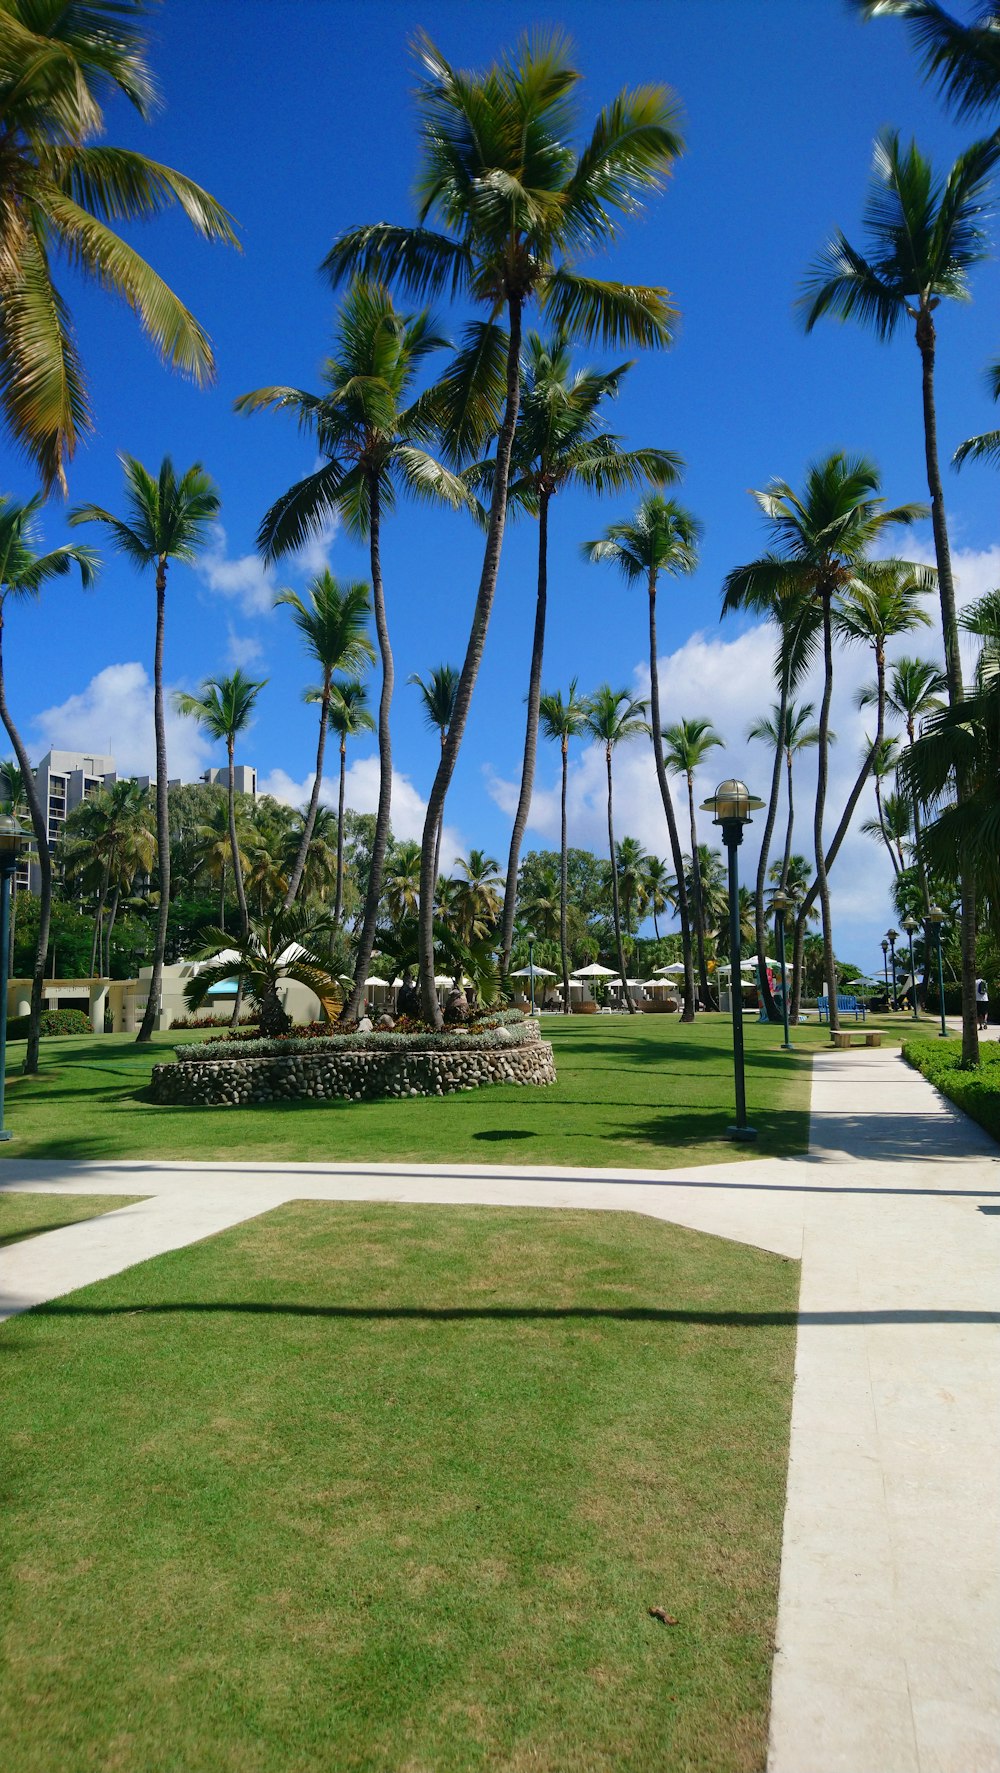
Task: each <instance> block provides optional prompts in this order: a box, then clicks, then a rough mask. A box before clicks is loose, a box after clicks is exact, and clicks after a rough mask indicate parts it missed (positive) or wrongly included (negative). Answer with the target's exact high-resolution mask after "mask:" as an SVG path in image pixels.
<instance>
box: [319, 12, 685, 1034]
mask: <svg viewBox="0 0 1000 1773" xmlns="http://www.w3.org/2000/svg"><path fill="white" fill-rule="evenodd" d="M416 52H417V55H418V58H419V61H420V64H421V68H422V80H421V84H420V86H419V88H418V92H417V103H418V106H419V109H420V113H421V126H422V144H423V161H422V165H421V169H420V172H419V175H418V180H417V195H418V213H417V226H416V227H412V226H405V225H404V226H397V225H395V224H393V223H389V222H376V223H374V224H370V225H368V226H363V227H359V228H352V229H349V230H348V231H347V232H346V233H344V234H342V235H341V236H340V238H339V239H338V240H337V241H336V242H335V243H334V246H333V248H332V249H331V251H330V253H329V254H328V255H327V258H326V260H325V266H326V269H327V270H328V271H329V272H330V275H331V277H332V278H333V280H334V282H339V281H340V279H341V278H343V277H345V276H353V275H355V274H356V273H358V272H361V273H362V274H363V275H365V276H369V277H377V278H380V279H384V280H385V281H387V282H393V281H395V282H398V283H399V284H400V285H401V286H402V287H404V288H405V289H407V290H408V291H409V292H411V293H412V294H415V295H418V294H421V293H424V292H431V293H444V292H450V293H451V294H453V295H459V294H462V295H467V296H469V297H471V298H472V300H473V301H474V302H476V303H477V304H479V305H482V306H485V309H486V313H487V318H486V319H484V320H477V321H474V322H473V323H472V324H471V325H470V326H469V327H468V328H467V329H466V334H465V342H464V346H463V350H462V352H461V353H460V356H459V359H458V360H457V362H456V365H455V368H454V372H453V374H452V376H451V378H450V383H449V390H448V399H447V401H446V403H445V406H444V407H443V409H442V411H441V421H442V424H443V426H444V428H445V431H446V433H447V434H448V435H449V437H450V440H451V443H452V447H453V448H454V449H455V451H456V453H457V454H458V455H459V456H461V455H462V454H464V453H465V452H466V451H468V452H470V453H471V451H474V450H475V451H479V450H481V447H482V444H483V441H484V437H485V436H486V435H488V434H490V433H491V432H492V431H493V430H495V431H496V439H497V441H496V451H495V467H494V474H493V486H492V493H491V498H490V508H489V518H488V524H487V531H486V542H485V548H484V554H483V564H482V570H481V573H480V579H479V588H478V591H477V594H476V603H475V609H474V612H473V618H472V624H471V628H470V632H469V641H468V645H467V647H466V653H465V659H464V661H463V664H462V673H461V677H460V679H459V687H458V695H457V697H456V700H455V712H454V716H453V718H452V722H451V725H450V728H449V732H448V739H447V742H446V744H445V748H444V751H443V753H442V755H441V760H440V762H439V765H438V769H437V773H436V775H435V778H434V783H433V786H432V788H431V792H430V796H429V798H428V803H427V812H426V815H425V819H424V835H423V844H422V855H423V861H422V864H421V882H420V905H421V909H420V989H421V996H422V999H423V1012H424V1015H425V1016H426V1017H427V1019H428V1020H429V1021H432V1022H433V1023H434V1024H435V1025H436V1026H439V1025H440V1023H441V1020H442V1018H441V1011H440V1007H439V1005H438V1001H437V994H436V992H435V989H434V936H433V885H434V853H435V846H436V836H437V829H438V825H439V824H440V822H441V819H442V816H443V810H444V802H445V797H446V795H447V792H448V788H449V785H450V782H451V778H452V775H453V774H454V770H455V763H456V760H457V757H458V752H459V748H460V746H461V743H462V738H463V735H464V733H465V726H466V722H467V720H468V715H469V706H470V703H471V700H472V693H473V689H474V687H475V682H476V677H477V675H478V672H479V666H480V661H481V659H482V654H483V648H484V645H485V642H486V630H487V627H488V624H489V619H490V613H491V610H492V606H493V598H494V594H495V591H496V582H497V573H498V570H499V565H500V552H501V547H502V542H503V532H504V523H505V519H506V512H507V487H508V480H509V474H510V464H511V452H512V449H513V444H514V431H515V426H516V423H517V413H518V406H519V401H520V387H521V376H520V364H521V336H522V322H523V316H524V311H525V309H526V307H527V306H528V304H529V303H530V302H531V301H533V300H534V301H537V303H538V305H539V308H540V309H541V311H542V314H543V316H544V318H545V320H546V322H547V324H548V325H549V327H550V328H551V329H552V330H553V331H554V332H557V333H565V334H567V335H569V334H575V335H577V336H579V337H580V338H582V339H585V340H589V339H593V338H597V337H600V338H602V339H603V342H604V343H605V344H606V345H608V346H618V345H628V344H633V343H634V344H638V345H643V346H662V345H667V344H669V343H670V342H671V338H672V328H673V323H674V319H675V312H674V310H673V308H672V307H671V305H670V302H669V300H668V297H667V293H666V291H665V290H663V289H652V288H646V287H635V286H632V287H629V286H623V285H621V284H617V283H610V282H606V281H604V280H603V279H599V278H596V277H591V276H587V275H585V274H584V273H582V272H581V271H579V270H577V269H576V267H575V265H574V264H571V262H570V261H571V259H575V258H577V257H579V256H580V255H583V254H590V253H593V252H596V251H600V250H602V249H603V248H605V247H606V246H607V245H608V244H610V242H611V241H612V240H613V239H614V236H615V234H616V232H617V225H618V222H617V217H618V215H619V214H626V215H632V214H634V213H635V212H636V210H637V209H638V207H639V205H640V203H641V200H642V198H643V196H644V195H645V194H647V193H649V192H651V191H655V190H658V189H659V188H660V187H661V185H662V183H663V181H664V179H665V178H666V176H667V174H668V173H669V172H670V170H671V168H672V166H673V162H674V160H675V159H676V158H677V155H678V154H679V153H680V151H681V146H682V144H681V139H680V135H679V133H678V129H677V119H676V114H675V109H674V105H673V101H672V98H671V95H670V94H669V93H668V92H667V90H666V89H665V88H663V87H655V86H645V87H642V88H640V89H639V90H638V91H636V92H622V93H619V95H618V97H617V98H616V99H615V100H614V102H613V103H612V104H611V105H609V106H607V107H606V108H605V110H603V111H602V112H601V114H600V116H599V117H598V119H597V122H596V125H595V127H594V130H593V133H592V135H591V137H590V140H589V141H588V142H587V144H586V145H585V147H584V148H583V150H582V151H581V152H580V153H579V154H578V153H576V151H575V150H574V149H573V147H572V145H571V132H572V127H573V124H574V121H575V118H574V108H573V94H574V90H575V88H576V86H577V84H578V82H579V79H580V75H579V73H578V71H577V70H576V69H575V68H574V67H573V66H572V64H571V62H570V58H569V50H568V46H567V44H566V43H565V41H564V39H563V38H561V37H560V36H558V35H556V34H553V35H551V36H549V37H545V36H543V35H541V34H540V33H538V34H536V35H535V36H534V37H533V38H531V39H527V40H525V41H523V42H522V43H521V44H520V45H519V47H518V49H517V51H516V52H515V53H514V54H513V55H510V56H508V57H507V58H506V59H505V60H504V61H502V62H500V63H497V64H494V65H493V66H492V67H490V68H487V69H486V70H485V72H483V73H473V72H467V71H465V70H461V69H456V68H453V67H451V66H450V65H449V63H448V62H447V61H446V60H445V58H444V57H443V56H442V55H441V53H440V51H439V50H438V49H437V48H436V47H435V46H434V44H433V43H432V42H431V41H430V39H429V38H428V37H427V36H425V35H424V34H423V33H420V34H419V35H418V37H417V39H416ZM616 212H617V213H616ZM432 219H434V220H438V221H439V222H440V223H441V224H442V226H441V228H440V229H435V228H433V227H431V226H428V223H429V221H431V220H432ZM501 314H503V315H505V318H506V321H507V325H506V329H504V327H503V326H502V324H501V321H500V316H501ZM474 387H478V388H480V389H482V388H484V387H485V388H486V389H487V390H488V396H489V397H488V398H487V400H486V407H487V409H488V410H491V411H492V415H493V422H492V424H491V425H490V426H489V427H488V429H487V430H486V431H484V429H483V427H482V426H480V425H477V424H471V425H470V423H469V418H468V415H469V412H470V391H471V390H472V389H473V388H474ZM497 419H498V420H499V424H498V425H497V423H496V421H497Z"/></svg>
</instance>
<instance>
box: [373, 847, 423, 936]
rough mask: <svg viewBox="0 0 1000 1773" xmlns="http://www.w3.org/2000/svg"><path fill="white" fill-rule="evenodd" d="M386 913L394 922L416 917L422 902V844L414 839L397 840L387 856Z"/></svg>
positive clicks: (384, 887) (384, 882)
mask: <svg viewBox="0 0 1000 1773" xmlns="http://www.w3.org/2000/svg"><path fill="white" fill-rule="evenodd" d="M382 892H383V895H384V898H385V909H386V914H387V916H388V918H389V920H390V922H391V923H394V924H399V923H402V921H403V919H404V918H407V917H415V916H416V913H417V909H418V907H419V905H420V845H419V843H416V842H415V841H414V840H413V839H407V841H406V842H405V843H397V844H395V845H394V846H393V848H392V849H391V850H390V852H389V855H388V857H387V859H386V865H385V879H384V881H383V884H382Z"/></svg>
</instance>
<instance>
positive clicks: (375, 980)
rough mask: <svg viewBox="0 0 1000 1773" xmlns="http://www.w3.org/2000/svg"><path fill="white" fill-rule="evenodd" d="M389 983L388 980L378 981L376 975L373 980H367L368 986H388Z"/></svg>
mask: <svg viewBox="0 0 1000 1773" xmlns="http://www.w3.org/2000/svg"><path fill="white" fill-rule="evenodd" d="M388 983H389V981H388V979H376V978H375V977H374V975H373V976H372V978H370V979H366V980H365V984H366V985H388Z"/></svg>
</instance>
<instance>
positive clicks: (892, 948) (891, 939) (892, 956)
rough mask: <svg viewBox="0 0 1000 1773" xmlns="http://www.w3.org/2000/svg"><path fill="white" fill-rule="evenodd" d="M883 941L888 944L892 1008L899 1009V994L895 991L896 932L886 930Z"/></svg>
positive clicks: (897, 934)
mask: <svg viewBox="0 0 1000 1773" xmlns="http://www.w3.org/2000/svg"><path fill="white" fill-rule="evenodd" d="M885 939H886V941H887V942H888V944H889V965H890V968H891V969H892V1007H893V1009H894V1010H898V1008H899V992H898V991H897V989H896V943H897V942H898V941H899V931H898V930H886V932H885Z"/></svg>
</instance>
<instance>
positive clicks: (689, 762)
mask: <svg viewBox="0 0 1000 1773" xmlns="http://www.w3.org/2000/svg"><path fill="white" fill-rule="evenodd" d="M663 740H664V745H663V759H664V763H665V764H666V767H667V769H668V770H672V771H673V772H674V774H675V775H678V776H684V778H685V779H686V781H687V792H688V822H689V825H690V830H691V858H692V863H693V867H692V869H691V880H692V884H693V887H694V927H695V937H696V940H697V944H698V978H699V980H700V983H701V997H702V1002H703V1004H704V1005H705V1007H706V1009H707V1008H708V1004H709V996H708V973H707V971H706V967H705V917H704V912H703V909H702V903H701V876H700V873H699V869H698V822H697V819H696V818H695V810H694V773H695V770H697V769H700V768H701V766H702V764H703V763H704V761H705V758H706V757H707V756H708V753H709V752H710V751H711V750H712V749H713V747H715V746H716V745H721V744H723V742H724V741H723V740H722V738H721V737H720V735H719V734H718V733H717V732H716V730H715V728H714V726H713V725H712V723H711V721H710V720H680V721H678V722H677V723H676V725H674V726H668V727H665V728H664V731H663Z"/></svg>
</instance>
